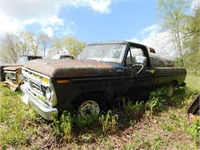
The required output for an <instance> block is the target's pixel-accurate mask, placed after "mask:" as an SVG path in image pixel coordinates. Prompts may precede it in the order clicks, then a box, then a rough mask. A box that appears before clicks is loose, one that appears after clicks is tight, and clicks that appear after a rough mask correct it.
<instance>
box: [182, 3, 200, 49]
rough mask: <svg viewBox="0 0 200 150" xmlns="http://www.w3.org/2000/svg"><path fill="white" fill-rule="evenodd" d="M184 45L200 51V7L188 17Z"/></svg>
mask: <svg viewBox="0 0 200 150" xmlns="http://www.w3.org/2000/svg"><path fill="white" fill-rule="evenodd" d="M185 31H186V32H185V35H184V45H185V46H186V47H187V48H189V49H190V50H191V52H192V51H197V50H199V51H200V7H198V8H196V9H195V11H194V14H193V15H192V16H190V17H189V18H188V21H187V23H186V27H185Z"/></svg>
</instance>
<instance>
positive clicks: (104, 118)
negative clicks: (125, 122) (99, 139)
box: [99, 110, 118, 134]
mask: <svg viewBox="0 0 200 150" xmlns="http://www.w3.org/2000/svg"><path fill="white" fill-rule="evenodd" d="M117 120H118V115H117V114H112V111H111V110H108V111H107V113H106V115H103V114H102V115H101V117H99V122H100V123H101V125H102V130H103V133H104V134H107V133H108V132H109V131H111V132H112V133H114V132H115V130H116V124H117Z"/></svg>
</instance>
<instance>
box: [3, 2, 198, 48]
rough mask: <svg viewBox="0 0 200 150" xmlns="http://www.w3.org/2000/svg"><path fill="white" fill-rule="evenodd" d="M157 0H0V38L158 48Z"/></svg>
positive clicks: (160, 34) (165, 35)
mask: <svg viewBox="0 0 200 150" xmlns="http://www.w3.org/2000/svg"><path fill="white" fill-rule="evenodd" d="M195 1H198V3H199V1H200V0H195ZM159 29H160V25H159V20H158V19H157V0H0V37H2V36H4V35H6V33H14V34H18V33H20V32H22V31H31V32H34V33H36V34H37V33H45V34H47V35H48V36H50V37H55V36H57V37H64V36H73V37H75V38H77V39H79V40H81V41H84V42H87V43H92V42H99V41H113V40H130V41H134V42H139V43H142V44H146V45H148V46H151V47H155V48H160V47H158V43H159V42H160V41H158V39H160V36H162V37H163V36H164V37H167V34H163V33H160V32H159Z"/></svg>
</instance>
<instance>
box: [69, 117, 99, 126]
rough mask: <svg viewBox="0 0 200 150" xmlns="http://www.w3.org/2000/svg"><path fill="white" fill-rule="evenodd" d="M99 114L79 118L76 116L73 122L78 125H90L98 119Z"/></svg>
mask: <svg viewBox="0 0 200 150" xmlns="http://www.w3.org/2000/svg"><path fill="white" fill-rule="evenodd" d="M97 118H98V115H89V116H87V117H85V118H79V117H76V116H74V117H73V122H74V123H75V124H76V125H78V127H80V128H82V127H90V126H91V125H92V124H93V123H95V122H96V121H97Z"/></svg>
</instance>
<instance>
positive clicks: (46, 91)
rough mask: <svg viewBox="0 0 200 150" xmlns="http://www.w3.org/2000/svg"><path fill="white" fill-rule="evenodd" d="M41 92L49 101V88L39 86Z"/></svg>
mask: <svg viewBox="0 0 200 150" xmlns="http://www.w3.org/2000/svg"><path fill="white" fill-rule="evenodd" d="M41 90H42V93H43V95H44V96H45V97H46V98H47V99H50V98H51V89H50V88H49V87H46V86H43V85H42V86H41Z"/></svg>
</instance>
